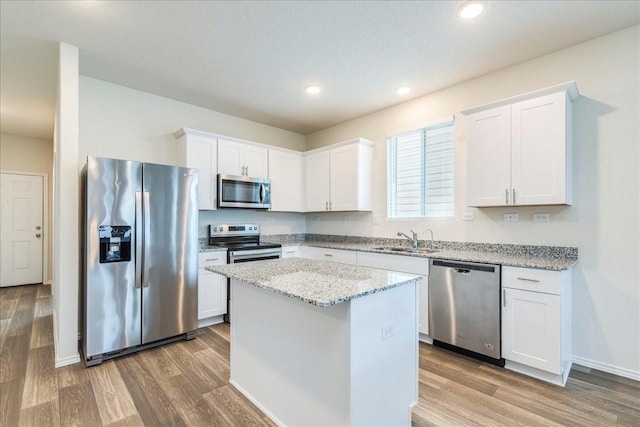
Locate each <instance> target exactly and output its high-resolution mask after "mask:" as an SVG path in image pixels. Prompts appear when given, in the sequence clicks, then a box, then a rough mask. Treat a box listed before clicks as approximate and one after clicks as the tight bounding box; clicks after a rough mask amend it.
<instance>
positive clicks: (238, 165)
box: [218, 139, 244, 175]
mask: <svg viewBox="0 0 640 427" xmlns="http://www.w3.org/2000/svg"><path fill="white" fill-rule="evenodd" d="M243 160H244V152H243V147H242V145H241V144H240V143H237V142H235V141H226V140H224V139H218V173H223V174H226V175H244V170H243V169H244V163H243Z"/></svg>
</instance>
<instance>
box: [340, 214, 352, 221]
mask: <svg viewBox="0 0 640 427" xmlns="http://www.w3.org/2000/svg"><path fill="white" fill-rule="evenodd" d="M342 220H343V221H351V215H342Z"/></svg>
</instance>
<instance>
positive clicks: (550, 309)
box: [502, 288, 562, 375]
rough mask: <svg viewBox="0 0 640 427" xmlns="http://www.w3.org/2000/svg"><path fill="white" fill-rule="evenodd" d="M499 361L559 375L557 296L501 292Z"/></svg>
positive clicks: (559, 323) (559, 313)
mask: <svg viewBox="0 0 640 427" xmlns="http://www.w3.org/2000/svg"><path fill="white" fill-rule="evenodd" d="M503 290H504V292H503V298H504V299H503V308H502V357H504V358H505V359H506V360H511V361H513V362H517V363H522V364H523V365H527V366H532V367H534V368H538V369H541V370H543V371H548V372H551V373H554V374H556V375H560V374H562V343H561V340H562V314H561V302H560V296H559V295H550V294H544V293H541V292H529V291H522V290H520V289H511V288H503Z"/></svg>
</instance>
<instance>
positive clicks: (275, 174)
mask: <svg viewBox="0 0 640 427" xmlns="http://www.w3.org/2000/svg"><path fill="white" fill-rule="evenodd" d="M303 164H304V159H303V158H302V155H301V154H297V153H290V152H288V151H280V150H272V149H269V179H270V180H271V210H272V211H275V212H302V211H304V200H303V194H304V192H303V186H304V170H303V169H304V167H303Z"/></svg>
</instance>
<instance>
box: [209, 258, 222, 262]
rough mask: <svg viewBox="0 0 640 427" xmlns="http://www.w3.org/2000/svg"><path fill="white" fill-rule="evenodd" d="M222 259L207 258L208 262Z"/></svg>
mask: <svg viewBox="0 0 640 427" xmlns="http://www.w3.org/2000/svg"><path fill="white" fill-rule="evenodd" d="M219 259H220V258H207V261H218V260H219Z"/></svg>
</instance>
